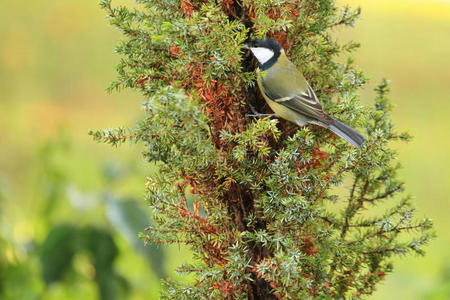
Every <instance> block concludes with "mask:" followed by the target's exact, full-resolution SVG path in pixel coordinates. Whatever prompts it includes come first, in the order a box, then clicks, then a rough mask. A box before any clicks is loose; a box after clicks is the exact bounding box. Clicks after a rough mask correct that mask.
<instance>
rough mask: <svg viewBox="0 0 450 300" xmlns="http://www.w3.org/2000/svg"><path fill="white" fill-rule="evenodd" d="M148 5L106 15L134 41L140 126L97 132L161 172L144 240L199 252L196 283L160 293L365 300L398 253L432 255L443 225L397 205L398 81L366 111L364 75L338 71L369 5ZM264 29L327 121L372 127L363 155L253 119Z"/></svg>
mask: <svg viewBox="0 0 450 300" xmlns="http://www.w3.org/2000/svg"><path fill="white" fill-rule="evenodd" d="M137 2H138V3H139V4H140V6H138V8H136V9H133V10H132V9H129V8H126V7H117V8H114V7H112V5H111V1H108V0H104V1H102V2H101V5H102V7H103V8H104V9H105V10H106V11H107V13H108V15H109V16H110V18H111V23H112V24H113V25H114V26H116V27H118V28H119V29H120V30H121V31H122V32H123V33H124V35H125V36H126V39H125V40H124V41H123V42H122V43H121V44H120V45H119V46H118V48H117V52H118V53H120V54H121V55H122V60H121V63H120V64H119V66H118V74H119V77H118V80H117V81H116V82H114V83H113V84H112V85H111V90H113V89H119V88H124V87H130V88H134V89H137V90H139V91H140V92H141V93H142V94H143V95H144V97H145V98H146V99H147V100H145V101H144V102H143V108H144V111H145V118H144V119H143V120H142V121H140V122H139V123H138V124H137V126H136V127H135V128H134V129H129V130H128V129H124V128H119V129H116V130H105V131H95V132H94V131H93V132H91V134H92V135H93V136H94V138H95V139H96V140H98V141H102V142H106V143H111V144H113V145H117V144H119V143H121V142H124V141H132V142H139V143H142V144H143V145H145V147H146V148H145V151H144V155H145V157H146V159H147V160H148V161H149V162H151V163H158V165H159V167H160V173H159V174H158V175H154V176H151V177H150V178H148V180H147V186H146V189H147V195H146V198H147V200H148V202H149V204H150V206H151V207H152V208H153V210H154V220H155V223H156V224H155V225H154V226H151V227H148V228H147V234H146V235H144V236H143V238H144V239H145V240H146V241H147V242H149V243H184V244H187V245H189V246H190V247H191V249H192V252H193V255H194V257H195V262H194V263H193V264H191V265H185V266H182V267H181V268H180V270H179V271H180V272H183V273H194V275H195V278H196V283H195V284H191V285H186V286H183V285H182V284H180V283H177V282H174V281H166V282H164V287H165V291H164V292H163V295H162V298H163V299H281V298H283V299H302V298H308V297H314V298H322V299H329V298H336V299H341V298H343V297H345V298H348V297H360V296H361V297H362V296H365V295H370V294H372V293H373V291H374V290H375V288H376V286H377V284H378V283H379V282H380V281H382V280H383V279H384V277H385V276H386V275H387V273H389V272H391V271H392V269H393V266H392V263H391V258H392V257H393V256H395V255H404V254H409V253H417V254H423V246H424V245H426V244H427V242H428V241H429V239H430V238H431V237H432V236H433V233H432V231H431V230H430V229H431V227H432V225H431V221H430V220H429V219H424V220H417V219H416V218H415V217H414V215H413V214H414V208H413V206H412V204H411V201H410V197H408V196H404V195H401V194H402V192H403V190H404V185H403V183H402V182H401V181H400V180H399V179H398V178H397V171H398V169H399V167H400V166H399V164H398V163H397V162H396V153H395V151H394V150H392V149H391V148H390V143H391V142H393V141H407V140H409V138H410V137H409V135H408V134H405V133H398V132H397V131H396V130H395V128H394V126H393V124H392V121H391V119H390V115H389V114H390V110H391V108H392V107H391V105H390V102H389V100H388V98H387V94H388V91H389V87H388V84H387V82H386V81H383V82H382V83H381V84H380V85H379V86H378V87H377V89H376V93H377V96H376V98H375V100H374V105H373V106H362V105H361V104H360V103H359V99H358V96H357V93H356V92H357V90H358V89H359V88H361V87H362V86H363V85H364V84H365V82H366V81H367V79H366V78H365V76H364V75H363V73H362V72H361V71H359V70H357V69H355V68H354V67H353V65H352V59H351V58H349V59H347V61H346V62H345V63H339V62H338V61H339V60H338V57H339V56H340V55H346V54H348V53H351V52H352V51H354V50H355V48H357V47H358V45H357V44H355V43H354V42H350V43H347V44H344V45H341V44H339V43H338V42H337V41H336V40H335V39H334V38H333V36H332V35H331V33H330V32H331V30H330V29H333V28H335V27H337V26H353V24H354V21H355V19H356V18H357V17H358V15H359V14H360V11H359V9H356V10H352V9H350V8H348V7H344V8H337V7H336V6H335V3H334V1H331V0H321V1H317V0H303V1H297V0H281V1H272V0H264V1H263V0H261V1H241V2H239V1H232V0H227V1H192V2H189V1H186V0H181V1H179V0H165V1H150V0H140V1H137ZM266 35H268V36H271V37H274V38H275V39H277V40H279V41H280V42H281V43H282V44H283V45H284V47H285V48H286V50H287V52H288V55H289V56H290V57H291V58H292V60H293V61H294V62H295V63H296V64H297V65H298V66H299V67H300V68H301V69H302V70H303V71H304V73H305V76H306V77H307V78H308V80H309V81H310V83H311V85H312V86H313V88H314V89H315V90H316V91H317V94H318V97H319V98H320V99H321V100H322V102H323V103H324V106H325V107H326V109H327V111H328V112H330V113H331V114H332V115H334V116H336V117H337V118H338V119H341V120H343V121H345V122H346V123H349V124H350V125H352V126H355V127H360V128H361V129H363V130H364V131H363V132H364V133H365V136H366V137H367V139H366V143H365V144H364V146H363V147H362V148H361V149H355V148H352V147H350V146H349V145H348V144H347V143H346V142H345V141H343V140H341V139H338V138H336V137H335V136H334V135H331V134H330V133H329V132H327V131H325V130H323V129H320V128H316V127H314V126H308V127H305V128H298V127H295V126H294V125H292V124H287V123H286V122H285V121H282V120H276V119H270V118H265V119H258V120H254V119H251V118H249V117H246V116H245V114H246V113H248V112H249V108H248V105H247V102H251V101H255V100H256V102H259V103H262V99H261V98H260V95H259V93H258V92H257V90H256V88H255V87H254V81H253V80H254V78H255V74H254V72H253V70H254V62H253V61H252V60H251V58H250V56H249V55H248V53H246V52H245V51H244V49H243V48H242V44H243V43H244V42H245V40H247V39H248V38H253V37H263V36H266ZM347 186H349V187H348V188H347ZM338 187H344V189H342V188H340V189H338ZM343 190H345V191H343ZM383 202H386V203H387V205H386V206H387V207H388V208H386V206H384V205H383V206H382V205H381V204H382V203H383Z"/></svg>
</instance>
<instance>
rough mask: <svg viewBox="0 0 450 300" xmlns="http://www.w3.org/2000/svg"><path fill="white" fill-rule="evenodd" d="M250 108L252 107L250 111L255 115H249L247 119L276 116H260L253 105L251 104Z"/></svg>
mask: <svg viewBox="0 0 450 300" xmlns="http://www.w3.org/2000/svg"><path fill="white" fill-rule="evenodd" d="M249 106H250V109H251V111H252V113H253V114H247V115H246V116H247V117H273V116H275V114H260V113H259V112H258V111H257V110H256V108H255V107H254V106H253V105H251V104H249Z"/></svg>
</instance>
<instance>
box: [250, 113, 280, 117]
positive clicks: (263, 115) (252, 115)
mask: <svg viewBox="0 0 450 300" xmlns="http://www.w3.org/2000/svg"><path fill="white" fill-rule="evenodd" d="M246 116H247V117H274V116H275V114H260V113H256V114H246Z"/></svg>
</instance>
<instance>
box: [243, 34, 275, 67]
mask: <svg viewBox="0 0 450 300" xmlns="http://www.w3.org/2000/svg"><path fill="white" fill-rule="evenodd" d="M246 48H247V49H249V50H250V51H251V52H252V54H253V55H254V56H255V57H256V59H257V60H258V62H259V63H260V64H261V66H262V67H263V68H264V66H265V65H266V67H270V66H267V64H268V63H271V64H274V63H275V62H276V60H277V59H278V57H279V56H280V53H281V51H283V48H282V47H281V45H280V44H279V43H278V42H277V41H275V40H272V39H269V38H268V39H265V40H260V39H254V40H251V41H250V42H248V43H247V44H246Z"/></svg>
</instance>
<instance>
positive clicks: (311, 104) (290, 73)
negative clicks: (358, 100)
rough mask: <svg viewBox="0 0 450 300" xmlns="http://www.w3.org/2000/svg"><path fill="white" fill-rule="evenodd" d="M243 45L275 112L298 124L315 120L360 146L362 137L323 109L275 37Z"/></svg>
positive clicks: (310, 122) (268, 101)
mask: <svg viewBox="0 0 450 300" xmlns="http://www.w3.org/2000/svg"><path fill="white" fill-rule="evenodd" d="M245 47H246V48H247V49H250V51H251V52H252V54H253V55H254V56H255V57H256V59H257V60H258V63H259V65H260V67H259V68H258V70H257V73H258V87H259V90H260V92H261V94H262V96H263V97H264V99H265V100H266V102H267V104H269V106H270V108H271V109H272V110H273V112H274V113H275V114H276V115H277V116H279V117H281V118H283V119H285V120H288V121H290V122H292V123H294V124H297V125H298V126H304V125H306V124H315V125H319V126H321V127H324V128H328V129H330V130H331V131H333V132H334V133H335V134H337V135H338V136H340V137H342V138H344V139H345V140H347V141H348V142H349V143H350V144H352V145H354V146H356V147H361V145H362V144H363V143H364V137H363V136H362V135H361V134H359V133H358V132H357V131H355V130H354V129H352V128H350V127H349V126H347V125H346V124H344V123H342V122H340V121H338V120H336V119H333V118H332V117H330V116H329V115H327V114H326V113H325V112H324V111H323V109H322V105H321V104H320V102H319V100H318V99H317V96H316V94H315V93H314V91H313V89H312V88H311V86H310V85H309V84H308V82H307V81H306V79H305V77H304V76H303V74H302V73H301V72H300V71H299V70H298V69H297V68H296V66H295V65H294V64H293V63H292V62H291V61H290V60H289V59H288V58H287V56H286V54H285V53H284V49H283V48H282V47H281V45H280V44H279V43H278V42H277V41H275V40H273V39H269V38H268V39H265V40H260V39H255V40H252V41H250V42H249V43H248V44H246V46H245ZM257 115H262V114H257Z"/></svg>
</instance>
